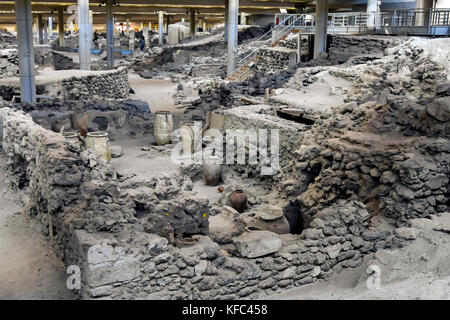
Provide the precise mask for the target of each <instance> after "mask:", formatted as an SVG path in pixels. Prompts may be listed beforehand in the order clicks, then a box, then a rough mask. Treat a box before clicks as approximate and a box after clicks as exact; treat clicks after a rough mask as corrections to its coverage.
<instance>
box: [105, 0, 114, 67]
mask: <svg viewBox="0 0 450 320" xmlns="http://www.w3.org/2000/svg"><path fill="white" fill-rule="evenodd" d="M106 56H107V60H108V61H107V66H108V69H114V15H113V0H106Z"/></svg>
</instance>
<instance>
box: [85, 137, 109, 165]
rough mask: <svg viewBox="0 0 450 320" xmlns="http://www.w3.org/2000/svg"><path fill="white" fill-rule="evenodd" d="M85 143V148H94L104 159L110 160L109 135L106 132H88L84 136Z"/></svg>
mask: <svg viewBox="0 0 450 320" xmlns="http://www.w3.org/2000/svg"><path fill="white" fill-rule="evenodd" d="M85 144H86V149H87V150H94V151H95V152H97V153H98V154H100V155H102V156H103V158H105V160H106V161H108V162H110V161H111V147H110V145H109V137H108V133H107V132H103V131H95V132H89V133H88V134H87V136H86V142H85Z"/></svg>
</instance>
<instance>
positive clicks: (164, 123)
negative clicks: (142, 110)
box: [153, 111, 173, 146]
mask: <svg viewBox="0 0 450 320" xmlns="http://www.w3.org/2000/svg"><path fill="white" fill-rule="evenodd" d="M172 131H173V116H172V114H171V113H170V112H168V111H158V112H156V114H155V123H154V132H153V133H154V135H155V140H156V143H157V144H158V145H159V146H164V145H166V144H169V143H170V141H171V140H172Z"/></svg>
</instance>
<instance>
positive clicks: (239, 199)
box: [230, 190, 247, 212]
mask: <svg viewBox="0 0 450 320" xmlns="http://www.w3.org/2000/svg"><path fill="white" fill-rule="evenodd" d="M230 201H231V206H232V207H233V209H235V210H236V211H238V212H243V211H244V209H245V208H246V207H247V194H246V193H245V192H244V191H243V190H235V191H234V192H233V193H232V194H231V197H230Z"/></svg>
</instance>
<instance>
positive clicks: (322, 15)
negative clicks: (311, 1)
mask: <svg viewBox="0 0 450 320" xmlns="http://www.w3.org/2000/svg"><path fill="white" fill-rule="evenodd" d="M315 21H316V28H315V29H316V32H315V36H314V58H318V57H319V55H320V53H322V52H325V51H326V50H327V25H328V0H317V5H316V19H315Z"/></svg>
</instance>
